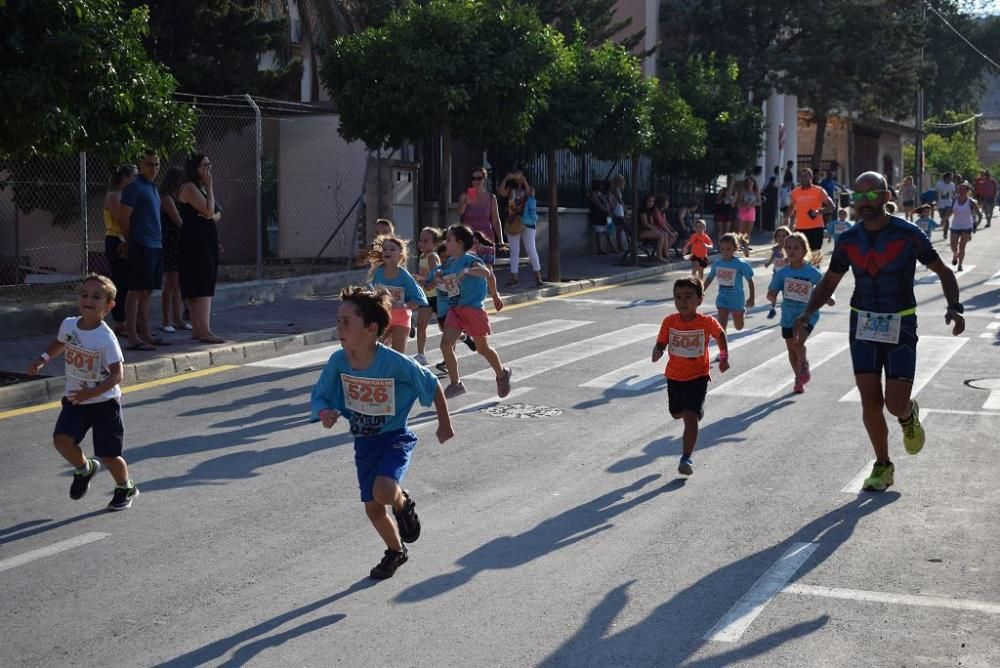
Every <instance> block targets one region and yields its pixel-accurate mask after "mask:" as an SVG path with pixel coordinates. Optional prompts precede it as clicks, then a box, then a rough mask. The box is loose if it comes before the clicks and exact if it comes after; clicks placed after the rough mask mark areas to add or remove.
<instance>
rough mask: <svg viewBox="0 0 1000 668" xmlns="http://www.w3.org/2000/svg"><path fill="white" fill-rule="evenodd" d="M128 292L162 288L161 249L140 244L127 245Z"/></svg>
mask: <svg viewBox="0 0 1000 668" xmlns="http://www.w3.org/2000/svg"><path fill="white" fill-rule="evenodd" d="M128 287H129V290H143V291H145V290H159V289H160V288H161V287H163V249H162V248H150V247H149V246H143V245H142V244H137V243H130V244H129V245H128Z"/></svg>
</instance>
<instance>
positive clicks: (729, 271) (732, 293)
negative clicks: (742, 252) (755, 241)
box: [705, 232, 754, 331]
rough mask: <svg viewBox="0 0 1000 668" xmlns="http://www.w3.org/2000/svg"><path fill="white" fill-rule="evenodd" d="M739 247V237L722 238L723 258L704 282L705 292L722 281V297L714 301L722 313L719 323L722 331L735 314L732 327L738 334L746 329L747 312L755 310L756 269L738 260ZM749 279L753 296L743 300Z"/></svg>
mask: <svg viewBox="0 0 1000 668" xmlns="http://www.w3.org/2000/svg"><path fill="white" fill-rule="evenodd" d="M737 248H739V237H737V236H736V235H735V234H733V233H732V232H730V233H729V234H723V235H722V238H721V239H719V253H720V254H721V255H722V257H721V258H720V259H719V260H717V261H716V262H715V264H713V265H712V268H711V269H710V270H709V271H708V278H707V279H706V280H705V291H706V292H707V291H708V286H710V285H711V284H712V281H714V280H718V281H719V296H718V297H716V298H715V308H716V309H718V311H719V324H721V325H722V331H726V329H727V327H728V325H729V314H730V313H732V314H733V326H734V327H736V330H737V331H739V330H741V329H743V314H744V313H745V312H746V309H748V308H753V302H754V287H753V267H751V266H750V263H749V262H747V261H746V260H742V259H740V258H738V257H736V249H737ZM744 279H746V282H747V286H748V287H749V288H750V297H749V298H748V299H746V300H745V301H744V299H745V298H744V295H743V280H744Z"/></svg>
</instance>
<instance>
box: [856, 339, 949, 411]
mask: <svg viewBox="0 0 1000 668" xmlns="http://www.w3.org/2000/svg"><path fill="white" fill-rule="evenodd" d="M968 342H969V339H966V338H961V339H960V338H956V337H953V336H921V337H920V339H919V340H918V341H917V373H916V377H915V378H914V379H913V389H912V390H911V391H910V396H914V397H915V396H917V393H918V392H920V390H922V389H923V387H924V385H926V384H927V383H928V382H929V381H930V379H931V378H933V377H934V375H935V374H937V372H938V371H940V370H941V369H942V368H943V367H944V365H945V364H947V363H948V360H950V359H951V358H952V356H953V355H954V354H955V353H957V352H958V351H959V350H960V349H961V348H962V346H964V345H965V344H966V343H968ZM840 401H861V394H860V393H859V392H858V388H854V389H853V390H851V391H850V392H848V393H847V394H845V395H844V396H842V397H841V398H840Z"/></svg>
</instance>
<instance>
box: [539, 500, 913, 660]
mask: <svg viewBox="0 0 1000 668" xmlns="http://www.w3.org/2000/svg"><path fill="white" fill-rule="evenodd" d="M898 498H899V494H897V493H894V492H886V493H882V494H880V495H875V496H872V495H865V496H860V497H858V498H857V499H855V500H853V501H850V502H848V503H846V504H844V505H842V506H840V507H838V508H835V509H833V510H832V511H830V512H828V513H826V514H824V515H822V516H820V517H818V518H816V519H815V520H813V521H811V522H810V523H809V524H807V525H805V526H803V527H802V528H801V529H799V530H798V531H796V532H795V533H794V534H793V535H791V536H789V537H788V538H786V539H785V540H783V541H781V542H779V543H776V544H775V545H772V546H771V547H768V548H766V549H763V550H760V551H759V552H755V553H754V554H751V555H748V556H746V557H744V558H742V559H739V560H738V561H734V562H732V563H730V564H727V565H725V566H723V567H722V568H719V569H717V570H715V571H713V572H712V573H710V574H708V575H706V576H705V577H703V578H701V579H700V580H698V581H697V582H695V583H694V584H692V585H691V586H689V587H687V588H685V589H683V590H682V591H680V592H679V593H677V594H676V595H674V596H673V597H672V598H671V599H670V600H668V601H667V602H666V603H663V604H662V605H660V606H659V607H658V608H656V609H655V610H654V611H653V612H652V614H650V615H649V616H648V617H647V618H646V619H644V620H643V621H641V622H639V623H638V624H636V625H634V626H631V627H629V628H627V629H624V630H622V631H619V632H617V633H613V634H611V632H612V630H613V623H614V621H615V619H620V614H621V613H622V611H623V610H624V609H625V607H626V605H627V604H628V588H629V586H630V585H631V584H632V583H633V582H634V580H633V581H630V582H625V583H624V584H622V585H619V586H618V587H616V588H615V589H613V590H611V591H610V592H608V594H606V595H605V596H604V599H603V600H602V601H601V602H600V603H599V604H598V605H597V606H596V607H595V608H594V609H593V610H592V611H591V613H590V615H589V616H588V618H587V621H586V622H584V624H583V626H581V627H580V628H579V629H578V630H577V631H576V633H575V634H574V635H573V636H572V637H571V638H570V639H569V640H567V641H566V642H565V643H564V644H563V645H562V647H560V648H559V649H557V650H556V651H555V652H554V653H553V654H552V655H550V656H549V657H548V658H547V659H546V660H545V661H543V662H542V663H541V664H540V665H541V666H549V667H552V666H610V665H618V664H620V663H621V661H622V658H623V657H628V658H629V665H634V666H645V665H649V666H653V665H656V666H679V665H681V664H684V665H685V666H698V667H699V668H702V667H703V668H708V667H710V666H712V667H715V666H720V667H721V666H729V665H733V664H734V663H737V662H739V661H745V660H749V659H752V658H753V657H757V656H761V655H763V654H765V653H767V652H768V651H770V650H772V649H775V648H777V647H779V646H781V645H783V644H784V643H787V642H789V641H792V640H795V639H796V638H801V637H803V636H806V635H808V634H810V633H812V632H814V631H816V630H818V629H820V628H822V627H823V626H824V625H825V624H826V622H827V621H828V620H829V617H828V616H827V615H819V616H817V617H816V618H814V619H811V620H808V621H805V622H800V623H797V624H794V625H792V626H788V627H786V628H784V629H782V630H780V631H776V632H774V633H771V634H769V635H767V636H764V637H762V638H759V639H757V640H754V641H753V642H750V643H747V644H745V645H735V646H732V649H730V650H729V651H727V652H724V653H722V654H719V655H716V656H713V657H707V658H703V659H699V660H697V661H694V662H689V661H690V659H691V658H692V657H693V656H694V655H695V654H696V653H697V652H698V651H699V650H701V649H703V648H704V647H706V646H708V645H709V642H708V641H707V640H705V639H704V638H703V635H704V634H705V633H706V632H707V631H708V630H709V629H710V628H712V626H713V625H714V624H715V623H716V621H718V620H719V619H720V618H721V617H722V616H723V615H724V614H725V613H726V612H727V611H728V610H729V608H730V607H731V606H732V605H733V604H734V603H736V601H737V600H739V598H740V597H741V596H743V594H744V592H746V591H747V590H748V589H749V588H750V587H751V586H752V585H753V584H754V582H756V580H757V579H758V578H759V577H760V576H761V575H762V574H763V573H764V572H765V571H766V570H767V569H768V568H770V567H771V565H773V564H774V563H775V562H776V561H777V560H778V559H780V558H781V557H782V555H784V554H785V552H786V551H788V549H789V548H790V547H791V546H792V545H793V544H794V543H815V544H816V545H817V547H816V550H815V551H814V552H813V554H812V555H811V556H810V557H809V559H808V560H807V561H806V562H805V563H804V564H803V565H802V566H801V568H800V569H799V570H798V571H797V572H796V574H795V577H794V578H793V581H795V580H798V579H800V578H802V577H803V576H805V575H806V574H808V573H809V572H811V571H812V570H813V569H815V568H816V567H817V566H819V565H820V564H822V563H823V562H824V561H826V559H828V558H829V557H830V555H832V554H833V553H834V552H835V551H836V550H837V548H838V547H840V546H841V545H843V544H844V543H845V542H846V541H847V540H848V539H850V537H851V535H852V534H853V533H854V530H855V528H856V527H857V525H858V522H859V521H860V520H861V519H862V518H864V517H866V516H868V515H870V514H871V513H874V512H876V511H878V510H879V509H881V508H884V507H885V506H887V505H889V504H890V503H893V502H894V501H896V500H897V499H898ZM646 586H653V587H655V586H656V583H646ZM716 646H718V647H723V645H716Z"/></svg>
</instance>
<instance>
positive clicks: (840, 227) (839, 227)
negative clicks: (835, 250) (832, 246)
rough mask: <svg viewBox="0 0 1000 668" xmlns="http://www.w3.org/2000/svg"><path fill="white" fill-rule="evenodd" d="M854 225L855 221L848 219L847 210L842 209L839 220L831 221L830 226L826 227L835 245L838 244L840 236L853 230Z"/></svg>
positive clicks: (838, 214) (838, 213)
mask: <svg viewBox="0 0 1000 668" xmlns="http://www.w3.org/2000/svg"><path fill="white" fill-rule="evenodd" d="M853 224H854V222H853V221H851V220H848V219H847V209H840V210H838V211H837V219H836V220H831V221H830V224H829V225H827V226H826V233H827V235H828V236H829V237H830V238H831V239H833V243H837V239H839V238H840V235H841V234H843V233H844V232H846V231H847V230H849V229H851V225H853Z"/></svg>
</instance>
